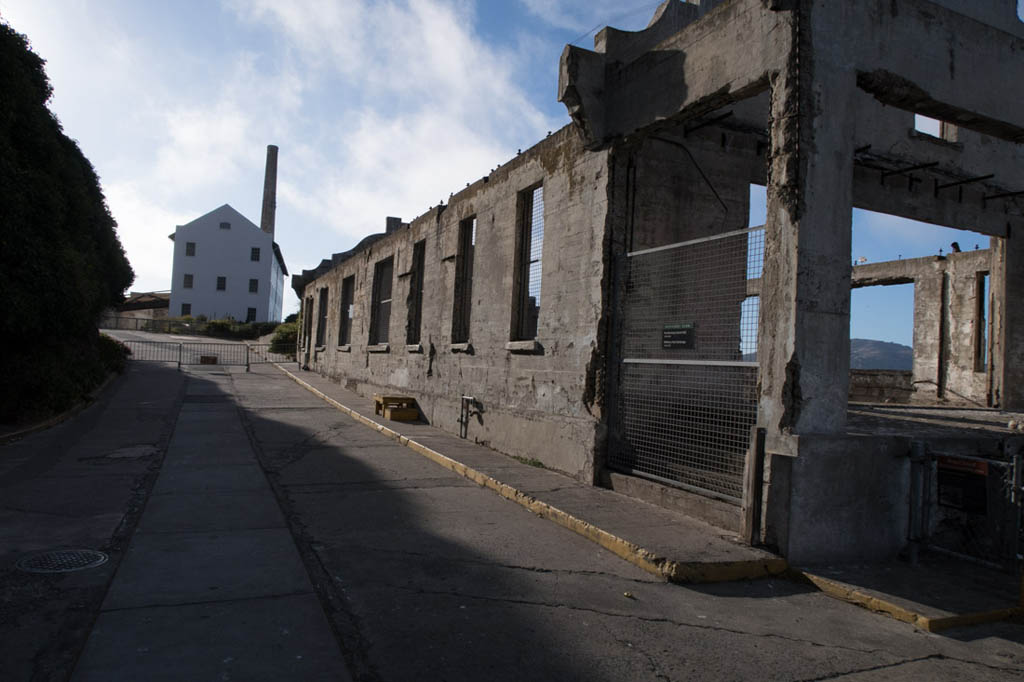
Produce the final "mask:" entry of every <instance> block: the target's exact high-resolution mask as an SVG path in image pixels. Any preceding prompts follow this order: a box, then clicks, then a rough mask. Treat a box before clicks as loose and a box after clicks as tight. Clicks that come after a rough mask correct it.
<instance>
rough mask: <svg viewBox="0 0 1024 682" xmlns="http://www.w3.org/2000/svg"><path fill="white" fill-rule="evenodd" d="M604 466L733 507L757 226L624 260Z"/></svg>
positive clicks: (749, 401)
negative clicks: (613, 407)
mask: <svg viewBox="0 0 1024 682" xmlns="http://www.w3.org/2000/svg"><path fill="white" fill-rule="evenodd" d="M626 258H627V263H626V273H627V277H626V288H625V292H624V293H625V296H624V302H623V307H622V328H621V335H620V339H619V348H620V355H619V357H620V358H621V360H620V363H621V364H620V367H619V381H618V393H617V422H618V427H619V433H620V435H621V439H620V442H618V444H617V445H616V446H615V447H613V448H612V449H611V450H610V452H609V465H610V466H611V467H612V468H615V469H618V470H621V471H625V472H627V473H632V474H636V475H640V476H645V477H649V478H653V479H656V480H659V481H662V482H667V483H669V484H672V485H676V486H678V487H682V488H687V489H692V490H695V491H696V492H699V493H702V494H705V495H708V496H711V497H716V498H718V499H722V500H725V501H727V502H731V503H734V504H740V502H741V499H742V496H743V482H742V479H743V464H744V459H745V456H746V451H747V448H748V446H749V442H750V433H751V427H752V426H753V425H754V423H755V422H756V420H757V378H758V364H757V330H758V323H759V312H760V306H759V293H760V291H759V283H760V277H761V271H762V267H763V265H762V264H763V260H764V229H763V227H758V228H751V229H746V230H737V231H734V232H728V233H724V234H721V235H715V236H712V237H705V238H701V239H695V240H690V241H686V242H680V243H677V244H671V245H668V246H662V247H658V248H654V249H646V250H643V251H636V252H632V253H629V254H627V256H626Z"/></svg>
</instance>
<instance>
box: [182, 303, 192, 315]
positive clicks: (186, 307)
mask: <svg viewBox="0 0 1024 682" xmlns="http://www.w3.org/2000/svg"><path fill="white" fill-rule="evenodd" d="M191 314H192V304H191V303H182V304H181V316H182V317H185V316H186V315H191Z"/></svg>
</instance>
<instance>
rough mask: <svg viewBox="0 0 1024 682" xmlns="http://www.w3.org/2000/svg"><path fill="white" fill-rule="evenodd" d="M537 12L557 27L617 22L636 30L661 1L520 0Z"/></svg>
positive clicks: (593, 28) (589, 28)
mask: <svg viewBox="0 0 1024 682" xmlns="http://www.w3.org/2000/svg"><path fill="white" fill-rule="evenodd" d="M520 2H521V3H522V4H523V5H524V6H525V7H526V9H527V10H529V11H530V13H531V14H533V15H534V16H536V17H538V18H540V19H542V20H544V21H545V22H547V23H549V24H551V25H552V26H554V27H555V28H561V29H566V30H570V31H576V32H580V33H585V32H586V33H589V32H594V31H596V30H599V29H601V28H604V27H605V26H614V27H615V28H620V29H623V30H629V31H635V30H638V29H640V28H643V27H644V26H646V25H647V22H648V21H650V18H651V16H653V14H654V10H655V9H657V7H658V5H660V4H661V3H660V2H654V3H651V2H642V3H634V4H632V6H629V7H623V3H622V2H621V0H520Z"/></svg>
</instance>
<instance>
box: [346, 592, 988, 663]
mask: <svg viewBox="0 0 1024 682" xmlns="http://www.w3.org/2000/svg"><path fill="white" fill-rule="evenodd" d="M373 582H376V583H378V584H382V585H386V586H387V587H389V588H391V589H395V590H402V591H405V592H413V593H416V594H426V595H432V596H447V597H457V598H460V599H476V600H480V601H488V602H500V603H508V604H518V605H521V606H541V607H546V608H552V609H569V610H571V611H583V612H586V613H594V614H597V615H600V616H608V617H609V618H626V619H631V620H638V621H641V622H645V623H664V624H667V625H674V626H676V627H680V628H690V629H694V630H707V631H712V632H726V633H730V634H734V635H742V636H745V637H758V638H765V639H779V640H782V641H785V642H791V643H796V644H807V645H810V646H814V647H821V648H824V649H835V650H839V651H850V652H854V653H860V654H873V655H882V656H890V657H896V656H897V654H894V653H892V652H890V651H886V650H884V649H861V648H857V647H850V646H844V645H841V644H825V643H822V642H815V641H814V640H809V639H800V638H799V637H790V636H787V635H780V634H778V633H774V632H766V633H754V632H747V631H745V630H736V629H732V628H726V627H722V626H718V625H710V624H709V625H700V624H697V623H684V622H682V621H677V620H672V619H671V618H665V617H654V616H642V615H637V614H629V613H616V612H614V611H604V610H601V609H594V608H588V607H584V606H574V605H572V604H565V603H561V602H546V601H538V600H530V599H513V598H509V597H491V596H485V595H473V594H464V593H461V592H451V591H445V590H425V589H422V588H413V587H406V586H404V585H393V584H390V583H384V582H380V581H366V582H364V584H370V583H373ZM952 660H959V659H952ZM996 669H999V670H1003V669H1002V668H996Z"/></svg>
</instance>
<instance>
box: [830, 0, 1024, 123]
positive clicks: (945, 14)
mask: <svg viewBox="0 0 1024 682" xmlns="http://www.w3.org/2000/svg"><path fill="white" fill-rule="evenodd" d="M839 4H840V3H836V5H839ZM858 7H859V11H858V12H856V13H855V14H854V15H853V19H854V22H855V23H854V24H852V25H849V26H848V27H847V29H846V30H847V34H848V35H854V36H856V41H855V42H854V41H851V42H850V45H851V47H854V48H855V49H856V50H857V56H856V58H855V61H856V66H855V68H856V70H857V85H858V86H859V87H860V88H861V89H862V90H864V91H865V92H868V93H870V94H871V95H873V96H874V97H875V98H876V99H878V100H879V101H880V102H883V103H884V104H888V105H891V106H895V107H899V108H901V109H905V110H907V111H914V112H917V113H921V114H925V115H927V116H931V117H933V118H937V119H939V120H943V121H948V122H950V123H955V124H957V125H959V126H962V127H964V128H969V129H971V130H975V131H977V132H979V133H984V134H986V135H991V136H993V137H997V138H1000V139H1003V140H1009V141H1011V142H1017V143H1022V142H1024V107H1020V106H1015V105H1014V101H1013V99H1014V96H1015V95H1014V93H1016V92H1017V90H1016V88H1017V85H1016V84H1018V83H1024V39H1022V38H1020V37H1018V36H1016V35H1013V34H1011V33H1008V32H1006V31H1004V30H1002V29H1000V28H999V27H996V26H991V25H988V24H985V23H982V22H981V21H978V20H976V19H973V18H970V17H967V16H965V15H963V14H960V13H958V12H955V11H953V10H951V9H948V8H946V7H942V6H940V5H938V4H936V3H934V2H929V0H891V2H885V3H858ZM830 10H831V11H833V12H841V11H843V10H842V9H840V8H838V7H832V8H830ZM1017 99H1018V100H1019V97H1018V98H1017Z"/></svg>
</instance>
